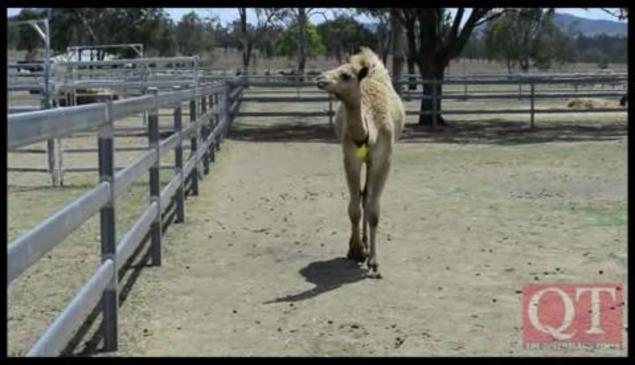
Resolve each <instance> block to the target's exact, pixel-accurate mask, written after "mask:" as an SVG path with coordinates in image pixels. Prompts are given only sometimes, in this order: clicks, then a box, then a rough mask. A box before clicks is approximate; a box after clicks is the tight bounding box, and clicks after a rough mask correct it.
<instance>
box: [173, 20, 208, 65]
mask: <svg viewBox="0 0 635 365" xmlns="http://www.w3.org/2000/svg"><path fill="white" fill-rule="evenodd" d="M176 41H177V44H178V51H179V53H180V54H182V55H185V56H193V55H195V54H199V53H201V51H203V50H211V49H213V47H214V38H213V37H211V36H210V37H207V36H206V30H205V26H204V25H203V22H202V20H201V19H200V18H199V16H198V15H196V13H195V12H193V11H191V12H189V13H187V14H185V15H183V17H182V18H181V21H179V23H178V24H177V26H176Z"/></svg>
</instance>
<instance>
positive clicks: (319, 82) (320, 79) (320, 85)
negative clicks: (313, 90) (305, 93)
mask: <svg viewBox="0 0 635 365" xmlns="http://www.w3.org/2000/svg"><path fill="white" fill-rule="evenodd" d="M316 81H317V87H318V89H321V90H324V88H325V87H326V85H328V81H327V80H326V77H324V75H320V76H318V78H317V80H316Z"/></svg>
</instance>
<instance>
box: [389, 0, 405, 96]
mask: <svg viewBox="0 0 635 365" xmlns="http://www.w3.org/2000/svg"><path fill="white" fill-rule="evenodd" d="M390 27H391V28H392V82H393V87H394V88H395V90H396V91H397V93H399V94H401V85H400V84H398V82H399V81H401V75H402V69H403V61H404V58H405V57H404V56H405V50H404V48H405V47H404V46H405V44H404V42H403V25H402V24H401V22H400V21H399V19H397V15H396V14H395V11H394V10H393V11H391V13H390Z"/></svg>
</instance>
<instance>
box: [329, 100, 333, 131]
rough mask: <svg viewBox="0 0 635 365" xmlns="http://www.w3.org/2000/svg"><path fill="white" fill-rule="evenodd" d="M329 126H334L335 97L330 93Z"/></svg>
mask: <svg viewBox="0 0 635 365" xmlns="http://www.w3.org/2000/svg"><path fill="white" fill-rule="evenodd" d="M329 127H330V128H333V97H332V96H331V93H329Z"/></svg>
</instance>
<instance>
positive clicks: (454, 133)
mask: <svg viewBox="0 0 635 365" xmlns="http://www.w3.org/2000/svg"><path fill="white" fill-rule="evenodd" d="M413 105H416V104H413ZM506 107H507V106H506ZM322 108H323V106H321V105H315V104H311V105H301V106H299V105H298V104H279V105H275V104H257V103H245V104H243V106H242V110H244V111H255V110H321V109H322ZM458 118H461V117H448V119H449V121H450V127H448V128H445V129H441V130H439V131H436V132H430V131H429V130H425V129H421V128H418V127H416V126H414V125H410V126H409V127H408V128H407V129H406V131H405V133H404V137H403V139H402V141H401V142H400V143H399V144H398V145H397V146H396V150H395V154H394V163H393V170H392V172H391V175H390V177H389V180H388V183H387V186H386V189H385V191H384V195H383V197H382V200H381V209H382V212H381V218H380V223H379V231H378V247H379V248H378V250H379V251H378V255H379V256H378V258H379V263H380V270H381V271H382V274H383V279H381V280H376V279H369V278H366V276H365V272H366V270H365V268H364V267H363V266H359V265H357V264H354V263H352V262H349V261H347V260H346V259H345V258H344V256H345V254H346V251H347V245H348V238H349V230H350V228H349V221H348V217H347V213H346V211H347V199H348V196H347V195H348V190H347V188H346V183H345V179H344V174H343V167H342V163H341V159H342V158H341V153H340V148H339V145H338V144H336V143H335V141H334V137H333V133H332V132H331V131H330V129H329V128H328V124H327V123H326V122H325V120H324V118H302V119H300V118H238V119H236V121H235V129H234V130H233V131H232V133H231V134H230V136H229V139H228V140H226V143H224V144H223V145H222V149H221V152H220V154H219V155H218V160H217V163H216V164H215V166H214V167H213V169H212V173H211V175H208V176H206V178H205V179H204V180H203V182H202V184H201V186H200V195H199V196H196V197H190V198H188V200H187V201H186V223H185V224H173V225H171V226H170V227H169V229H168V231H167V233H166V234H165V236H164V242H165V246H164V256H163V265H162V266H161V267H152V266H145V267H143V269H142V270H138V268H139V267H141V266H138V265H137V266H135V267H134V268H133V270H131V271H134V272H132V273H130V275H129V276H130V277H131V278H132V279H130V282H133V283H134V285H132V289H131V290H130V291H129V292H128V289H126V290H125V291H126V294H125V298H124V299H123V300H122V306H121V310H120V314H119V320H120V328H119V330H120V336H121V337H120V348H119V351H118V352H116V353H101V352H94V351H91V350H87V348H90V346H91V343H93V344H94V342H95V340H94V339H93V340H90V339H86V338H84V339H82V340H81V341H80V344H79V346H77V348H76V349H74V350H73V352H74V353H80V354H84V355H93V356H94V355H96V356H112V355H114V356H259V355H263V356H266V355H271V356H285V355H298V356H462V355H476V356H485V355H493V356H570V355H589V356H606V355H608V356H623V355H626V353H627V348H626V335H627V329H626V328H625V329H624V335H625V336H624V337H625V339H624V347H622V348H620V349H577V350H564V349H542V350H537V349H528V348H524V347H523V345H522V343H521V338H522V316H521V299H522V293H521V289H522V287H523V285H524V284H526V283H554V282H555V283H589V282H607V283H623V284H625V283H626V274H627V263H626V248H627V242H626V220H627V218H626V191H627V189H626V152H627V138H626V116H625V115H624V114H623V113H621V114H620V113H615V114H601V115H600V114H588V115H584V116H580V115H575V116H574V115H570V114H569V115H564V116H557V115H544V116H543V115H540V116H538V117H537V119H536V121H537V124H538V125H539V126H540V127H539V128H537V130H536V131H528V130H527V129H526V128H525V125H526V124H527V122H526V120H527V116H518V117H511V118H510V116H507V115H506V116H495V117H493V118H490V119H484V118H470V119H466V118H463V119H460V120H459V119H458ZM503 118H504V119H503ZM514 118H515V119H514ZM409 122H411V123H414V122H415V120H414V119H410V120H409ZM38 158H41V159H42V161H45V158H44V156H43V155H41V156H40V157H38ZM77 158H80V157H77ZM10 161H11V159H10ZM91 161H95V160H91ZM42 165H44V164H43V163H42ZM117 165H119V163H117ZM162 175H165V174H162ZM25 176H28V177H25ZM33 176H34V175H33V174H30V175H28V174H16V173H11V174H9V186H8V192H9V194H8V198H9V205H8V218H9V238H10V239H14V238H16V237H17V236H19V234H21V233H22V232H25V231H26V230H28V229H30V228H31V227H33V225H35V224H36V223H37V222H38V221H40V220H42V219H43V218H45V217H46V216H48V215H49V214H50V213H52V212H53V211H55V210H57V209H59V208H60V207H62V206H63V205H64V204H66V203H67V202H69V201H70V200H72V199H73V198H75V197H77V196H79V194H81V192H82V191H85V190H86V189H89V188H90V187H91V186H92V184H94V182H95V180H96V177H95V176H94V175H80V176H75V177H69V178H68V186H67V187H64V188H50V187H47V186H46V178H45V177H43V176H41V177H33ZM35 176H38V175H35ZM167 178H169V177H166V180H165V181H167ZM37 179H40V180H37ZM143 179H145V178H143ZM162 180H163V179H162ZM143 183H145V180H144V181H140V182H139V184H137V185H135V186H134V187H133V189H132V190H131V191H130V192H129V193H128V194H127V195H126V196H125V197H124V198H122V199H121V203H118V204H120V205H118V206H117V209H118V210H117V211H118V212H119V213H118V215H117V224H118V227H117V232H118V237H121V234H122V233H123V232H125V231H126V230H127V229H128V228H129V227H130V226H131V225H132V223H133V221H134V219H135V217H136V216H138V215H139V214H140V213H141V212H142V210H143V207H144V206H145V204H147V194H148V192H147V185H146V184H143ZM29 185H30V186H29ZM25 186H27V187H25ZM120 232H121V233H120ZM98 258H99V240H98V228H97V219H96V218H94V219H92V220H91V221H90V222H89V223H88V224H86V225H85V226H83V227H82V229H81V230H80V231H79V232H77V234H74V235H72V236H71V237H70V238H69V239H67V240H66V241H65V242H64V243H63V244H62V245H61V246H60V247H58V248H56V249H55V250H53V251H52V252H51V254H50V255H48V256H47V257H45V258H43V259H42V260H41V262H38V264H36V265H34V267H32V268H31V269H29V270H28V271H27V272H25V273H24V274H23V275H22V276H21V277H20V278H19V279H18V280H16V282H15V283H13V284H12V285H11V286H10V287H9V289H8V307H9V308H8V316H9V318H8V330H9V331H8V341H9V354H10V355H18V356H21V355H23V354H24V353H25V351H27V350H28V348H30V347H31V346H32V345H33V343H34V341H35V340H36V339H37V338H38V337H39V336H40V335H41V333H42V331H43V330H44V329H45V328H46V327H47V325H48V324H50V323H51V322H52V320H53V319H54V318H55V316H56V315H57V314H59V312H60V311H61V310H62V309H63V308H64V306H65V305H66V304H67V303H68V301H69V300H70V298H72V296H73V295H74V294H75V293H76V292H77V290H78V289H79V288H80V287H81V286H82V285H83V284H84V283H85V281H86V280H87V279H88V277H89V275H90V274H91V273H92V272H93V271H94V269H95V267H96V265H97V262H98ZM140 260H142V259H140ZM128 279H129V278H124V280H123V281H124V282H128V281H127V280H128ZM625 294H628V293H625ZM626 301H627V300H626ZM624 308H625V306H624ZM624 315H625V316H626V311H624ZM625 320H627V319H625ZM625 323H626V322H625Z"/></svg>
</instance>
